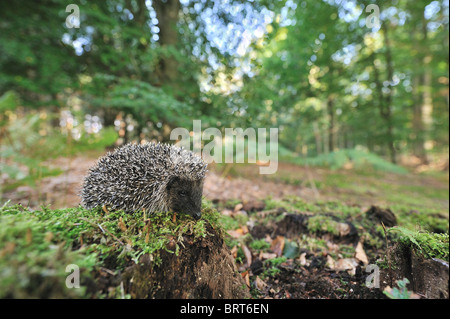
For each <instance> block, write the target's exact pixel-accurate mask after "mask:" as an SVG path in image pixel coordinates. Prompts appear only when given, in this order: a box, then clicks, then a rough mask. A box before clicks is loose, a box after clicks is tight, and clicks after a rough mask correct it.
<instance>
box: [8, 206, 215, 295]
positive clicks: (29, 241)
mask: <svg viewBox="0 0 450 319" xmlns="http://www.w3.org/2000/svg"><path fill="white" fill-rule="evenodd" d="M147 217H148V219H147V220H146V221H144V218H143V213H142V212H138V213H134V214H127V213H124V212H122V211H112V212H110V213H109V214H105V213H104V212H103V211H102V210H101V209H94V210H85V209H83V208H80V207H78V208H68V209H57V210H51V209H49V208H47V207H43V208H42V210H36V211H32V210H30V209H27V208H25V207H22V206H20V205H14V206H8V205H4V206H3V207H1V208H0V256H1V257H2V258H0V298H1V297H46V296H47V295H46V293H47V294H48V297H56V298H58V297H64V298H65V297H89V292H87V291H84V290H83V289H68V288H66V287H65V278H66V277H67V275H68V273H66V272H65V269H66V266H67V265H69V264H76V265H78V266H79V267H80V269H81V271H82V273H84V275H82V277H83V278H84V279H85V280H87V279H88V278H89V277H90V276H91V274H93V273H94V272H95V269H97V268H98V267H102V266H105V265H108V267H109V266H112V267H113V269H123V268H125V267H127V266H129V265H130V264H132V263H138V262H139V258H140V256H142V255H143V254H149V255H151V256H152V258H153V261H154V263H155V264H156V265H157V264H159V263H160V262H161V259H160V257H159V254H160V252H161V251H162V250H166V251H169V252H172V253H176V254H177V253H178V252H179V250H180V246H183V245H184V244H183V237H184V235H193V237H194V240H195V239H198V238H202V237H205V236H207V235H208V230H207V224H210V225H211V227H213V228H214V229H215V230H216V231H218V232H219V234H220V233H221V232H222V228H221V226H220V225H219V223H218V221H219V214H218V213H217V211H215V210H214V209H212V208H210V207H206V208H205V209H204V210H203V215H202V219H200V220H198V221H195V220H193V219H192V218H191V217H190V216H186V215H181V214H180V215H177V219H176V221H173V214H172V213H154V214H151V215H150V216H147ZM169 247H170V248H169ZM108 267H106V268H108ZM82 286H83V285H82Z"/></svg>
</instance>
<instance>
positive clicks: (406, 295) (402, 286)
mask: <svg viewBox="0 0 450 319" xmlns="http://www.w3.org/2000/svg"><path fill="white" fill-rule="evenodd" d="M396 283H397V286H398V288H396V287H394V288H391V287H389V286H387V287H386V288H385V289H384V291H383V293H384V294H385V295H386V296H388V297H389V298H391V299H418V298H419V296H418V295H417V294H415V293H414V292H412V291H409V290H408V289H407V288H406V285H407V284H409V280H408V278H403V280H397V282H396Z"/></svg>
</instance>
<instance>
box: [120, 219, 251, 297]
mask: <svg viewBox="0 0 450 319" xmlns="http://www.w3.org/2000/svg"><path fill="white" fill-rule="evenodd" d="M207 231H208V236H205V237H204V238H203V237H201V238H198V239H195V238H194V237H195V236H194V235H185V236H184V238H183V243H184V247H183V248H181V249H180V251H179V252H178V254H175V253H174V252H172V251H170V250H169V251H163V252H161V255H160V258H161V263H160V264H159V265H155V263H154V261H153V260H152V259H153V258H152V256H151V255H149V254H145V255H143V256H142V257H140V259H139V263H138V264H136V265H133V266H131V267H128V268H127V269H126V270H125V271H124V274H123V280H124V281H125V282H126V283H127V284H126V286H125V291H126V293H129V294H130V295H131V297H132V298H225V299H230V298H248V297H250V295H249V292H248V288H247V287H246V285H245V283H244V281H243V279H242V277H241V275H240V274H239V273H238V271H237V269H236V266H235V263H234V260H233V258H232V256H231V254H230V251H229V249H228V248H227V247H226V245H225V243H224V241H223V239H222V237H221V236H220V234H218V233H217V232H216V231H215V230H214V229H213V228H212V227H211V225H209V224H208V225H207Z"/></svg>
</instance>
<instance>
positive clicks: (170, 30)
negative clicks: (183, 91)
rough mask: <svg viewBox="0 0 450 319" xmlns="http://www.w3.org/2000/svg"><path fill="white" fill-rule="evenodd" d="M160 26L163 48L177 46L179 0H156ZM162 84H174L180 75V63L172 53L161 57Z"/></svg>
mask: <svg viewBox="0 0 450 319" xmlns="http://www.w3.org/2000/svg"><path fill="white" fill-rule="evenodd" d="M153 8H154V9H155V11H156V17H157V19H158V27H159V34H158V36H159V44H160V45H161V47H162V48H166V49H167V48H169V47H175V46H176V45H177V43H178V31H177V22H178V19H179V11H180V8H181V5H180V1H179V0H166V1H163V0H154V1H153ZM158 75H159V80H160V82H161V83H160V84H161V85H173V84H174V82H175V81H176V79H177V76H178V63H177V61H176V59H175V58H174V57H173V55H171V54H166V55H164V56H162V57H161V59H160V60H159V63H158Z"/></svg>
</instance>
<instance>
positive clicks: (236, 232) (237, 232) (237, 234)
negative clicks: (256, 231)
mask: <svg viewBox="0 0 450 319" xmlns="http://www.w3.org/2000/svg"><path fill="white" fill-rule="evenodd" d="M227 233H228V235H230V236H231V237H233V238H239V237H242V236H244V235H245V234H247V233H248V227H247V226H246V225H243V226H242V227H240V228H238V229H235V230H232V229H230V230H228V231H227Z"/></svg>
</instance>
